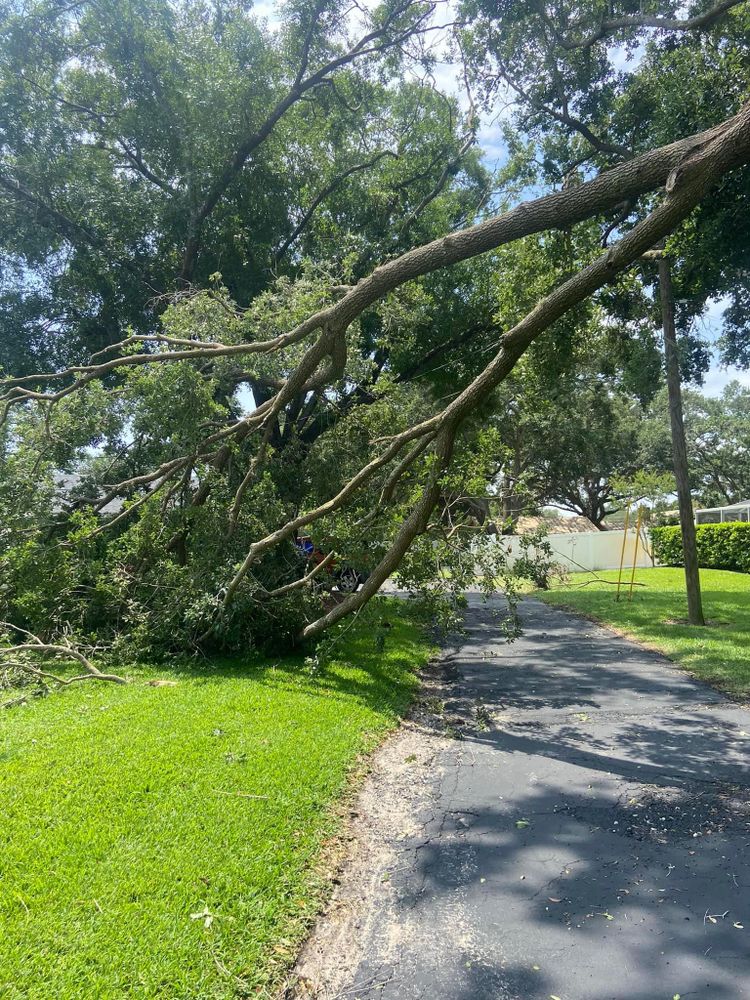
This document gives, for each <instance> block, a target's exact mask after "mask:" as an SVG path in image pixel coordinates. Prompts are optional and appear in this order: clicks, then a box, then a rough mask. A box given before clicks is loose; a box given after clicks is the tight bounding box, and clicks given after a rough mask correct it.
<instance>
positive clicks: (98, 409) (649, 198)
mask: <svg viewBox="0 0 750 1000" xmlns="http://www.w3.org/2000/svg"><path fill="white" fill-rule="evenodd" d="M3 7H4V10H3V28H2V37H3V41H4V43H5V44H4V45H3V47H2V51H3V55H2V57H1V58H2V65H1V66H0V74H1V79H0V91H1V92H2V116H3V123H4V132H5V138H4V144H3V148H2V154H1V157H0V192H2V199H3V209H4V211H3V220H2V228H0V241H2V245H3V248H4V263H3V274H2V309H1V310H0V316H1V317H2V323H3V327H2V329H1V330H0V345H1V347H2V351H3V354H2V357H3V364H4V365H5V367H6V369H7V370H8V373H9V374H8V378H7V379H6V382H5V386H4V391H3V396H2V400H3V402H2V405H3V407H4V409H3V415H4V435H5V436H4V438H3V449H4V450H3V462H4V466H5V469H6V473H7V476H6V481H7V483H8V485H7V486H5V487H4V488H3V493H2V495H0V502H2V503H3V504H4V506H5V507H6V509H7V510H8V521H7V523H8V524H9V525H10V527H9V528H7V529H5V531H4V536H3V539H2V543H1V545H2V551H1V552H0V559H2V560H3V569H4V571H5V577H6V579H7V580H8V581H9V582H8V583H7V584H6V591H5V597H4V598H3V600H4V601H5V603H6V604H7V606H8V610H7V614H6V617H10V618H11V619H12V620H14V621H17V622H18V623H19V624H22V625H23V624H24V623H26V624H27V625H29V624H31V625H34V626H35V627H38V624H39V621H42V620H45V621H47V622H48V623H49V624H48V628H50V629H53V630H54V629H65V628H68V629H71V628H72V629H74V630H76V631H79V632H86V633H88V634H91V633H95V634H106V635H108V636H109V637H110V639H112V641H114V642H115V643H117V642H124V643H126V644H127V643H128V642H132V641H133V639H134V637H135V641H136V645H138V644H139V643H140V645H141V646H148V647H149V648H151V647H154V648H156V647H161V648H170V646H177V647H180V648H184V647H190V646H193V647H194V646H196V645H197V646H206V645H207V644H210V643H219V644H222V645H224V646H230V647H231V646H238V645H242V644H246V643H247V642H251V641H264V640H265V639H267V638H275V639H278V638H279V637H283V636H288V637H294V636H297V637H298V638H299V637H301V638H315V637H317V636H319V635H320V634H321V633H322V632H324V631H325V630H326V629H328V628H330V627H331V626H332V625H334V624H335V623H336V622H338V621H340V620H341V619H342V618H344V617H345V616H346V615H348V614H350V613H352V612H354V611H356V610H358V609H359V608H360V607H362V606H363V605H364V604H365V603H366V602H367V601H368V600H369V599H370V597H371V596H372V595H373V594H374V593H376V592H377V590H378V588H379V587H380V586H381V584H382V583H383V582H384V581H385V580H386V579H387V578H388V576H390V575H391V574H392V573H394V572H396V571H398V572H399V573H400V574H401V578H402V580H403V581H404V582H405V583H407V584H409V585H412V586H415V587H419V586H425V587H426V588H427V590H430V591H431V592H434V591H435V590H436V589H437V590H438V591H439V590H441V589H447V590H453V591H456V590H458V589H460V587H461V586H462V585H463V583H464V582H465V580H466V579H467V578H468V575H470V574H471V575H473V573H474V569H475V564H476V562H477V561H480V562H481V561H482V560H483V559H486V568H487V578H488V580H490V579H494V578H495V577H496V576H497V572H498V566H497V559H498V548H497V546H495V547H494V549H493V547H492V546H491V545H489V544H483V542H482V539H485V541H486V536H485V534H484V526H483V525H482V523H481V521H482V518H481V516H478V514H477V507H476V504H475V503H472V501H475V500H476V499H477V498H479V499H481V498H482V497H485V496H486V495H487V492H488V484H489V483H490V482H491V481H492V480H493V477H496V476H497V473H498V455H500V454H501V453H502V449H503V448H507V447H508V440H509V436H512V435H511V433H510V432H512V431H513V430H517V429H519V424H518V421H517V419H516V416H517V414H518V412H520V411H519V409H518V407H516V408H515V409H514V405H513V393H512V389H513V386H514V385H515V386H516V388H518V387H521V389H522V390H523V392H524V393H525V394H526V395H525V396H524V399H523V406H524V407H525V408H526V412H527V413H529V415H530V420H529V424H528V426H529V427H530V431H529V433H531V434H532V435H535V436H538V435H547V436H548V437H549V438H550V440H554V441H555V442H556V446H555V451H556V454H557V455H558V456H559V463H558V464H559V465H560V468H559V469H558V470H557V471H555V472H554V475H555V476H556V477H557V480H556V481H557V486H556V487H555V491H557V492H562V491H563V489H564V487H563V484H562V482H561V480H560V476H561V475H562V474H564V475H567V477H568V479H571V472H572V469H573V466H574V464H575V461H578V460H581V461H582V460H583V457H584V450H585V449H583V448H582V439H581V438H580V436H576V429H575V427H574V426H573V424H570V425H565V424H562V423H560V422H559V419H557V420H555V419H554V412H555V411H554V407H551V408H550V406H549V405H548V404H549V400H551V399H552V398H553V395H554V393H553V390H554V392H557V398H558V399H562V398H564V396H565V394H566V393H567V394H568V396H569V398H570V400H571V405H572V406H573V405H576V406H579V407H580V408H581V409H583V410H585V409H586V407H590V408H591V409H592V412H595V413H596V414H597V415H598V418H599V420H600V423H601V429H602V430H603V429H604V428H605V427H607V428H608V429H609V430H610V431H611V430H613V429H614V424H613V420H614V419H615V418H616V417H617V415H618V414H619V413H620V409H619V408H618V405H617V398H616V394H617V393H628V394H630V396H633V395H634V396H636V397H638V399H639V400H640V401H641V403H644V404H647V403H648V401H649V400H650V399H652V398H653V397H654V394H655V393H656V391H657V388H658V382H659V355H658V350H657V340H656V335H655V328H656V316H657V311H656V306H655V296H654V289H655V282H656V266H655V263H654V260H653V256H652V255H653V251H654V249H655V248H657V247H658V248H661V252H666V253H668V254H669V255H670V256H671V257H672V259H673V260H674V261H675V284H676V289H677V296H678V302H679V316H678V318H679V321H680V330H681V336H682V348H683V363H684V369H685V371H686V372H687V373H691V374H692V375H694V376H695V377H697V378H700V376H701V372H702V371H703V370H704V369H705V364H706V350H705V345H704V344H702V343H701V340H700V337H698V336H697V333H696V329H697V327H696V325H695V320H696V318H697V317H699V316H700V315H701V314H702V312H703V310H704V308H705V306H706V304H707V303H709V302H711V301H713V300H715V299H717V298H719V297H724V298H726V297H728V301H729V309H728V314H727V325H726V331H725V346H726V351H727V355H726V356H727V357H728V358H731V359H733V360H735V361H736V360H742V358H743V357H744V355H743V351H744V350H745V348H744V342H745V339H746V317H745V313H744V312H743V309H744V308H745V306H746V303H747V297H748V293H747V274H748V252H750V251H748V240H747V235H748V233H747V218H748V213H747V195H748V181H749V178H750V171H748V166H747V165H748V163H749V162H750V105H747V104H743V100H744V99H746V93H747V83H748V79H749V74H748V63H747V60H748V53H747V44H746V42H747V37H748V31H749V29H750V13H749V5H748V4H747V3H743V2H735V3H728V2H723V3H718V4H716V5H711V4H706V3H695V4H692V5H691V9H690V10H689V11H688V12H687V16H686V15H685V12H684V11H683V8H682V5H678V4H672V3H653V4H652V3H646V4H642V3H630V2H629V0H624V2H622V3H617V4H610V3H609V2H607V3H604V2H601V0H587V2H584V3H575V4H574V3H570V2H563V0H561V2H559V3H551V4H546V3H531V4H530V3H525V2H524V3H520V2H519V3H516V2H513V0H510V2H507V3H506V2H504V3H502V4H494V3H492V4H483V3H477V2H473V0H472V2H469V0H466V2H465V3H463V4H461V5H459V6H458V7H456V6H453V5H451V6H449V5H447V4H445V3H442V2H440V0H436V2H415V0H386V2H384V3H381V4H379V5H377V6H375V7H372V8H370V7H368V8H364V7H360V6H359V5H358V4H353V5H351V6H346V5H344V4H340V3H336V2H330V0H320V2H318V3H314V2H306V0H303V2H299V3H297V2H293V3H287V4H283V5H280V6H279V7H278V9H277V15H278V23H274V24H273V25H269V24H267V23H264V21H263V20H262V19H260V18H258V17H257V16H256V14H255V12H254V10H253V7H252V5H251V4H249V3H244V2H240V0H235V2H229V0H222V2H214V3H211V4H208V3H204V2H200V0H179V2H167V0H129V2H128V3H126V4H123V3H120V2H118V3H114V2H111V3H110V2H108V0H97V2H96V3H93V2H86V0H82V2H79V3H73V4H70V3H66V4H64V5H63V4H60V3H57V2H54V0H33V2H31V3H25V4H23V5H21V4H19V3H16V2H9V0H6V2H5V3H4V5H3ZM444 60H449V61H450V64H451V66H452V72H453V73H454V74H455V76H456V78H457V81H458V82H457V86H456V88H455V90H453V91H452V92H444V91H443V90H441V89H440V88H439V87H438V86H437V84H436V82H435V79H436V75H437V71H438V68H439V67H440V66H441V65H442V61H444ZM488 120H499V121H500V122H501V123H502V128H503V130H504V134H505V142H506V144H507V148H508V157H507V161H506V162H505V163H504V164H503V165H502V167H501V168H500V169H499V170H498V171H495V172H494V173H493V172H491V171H489V170H488V168H487V166H486V165H485V164H483V162H482V158H481V155H480V150H479V148H478V145H477V135H478V132H479V129H480V125H481V123H482V122H483V121H485V122H486V121H488ZM730 220H731V239H730V238H728V235H727V234H728V231H729V229H730ZM582 372H585V373H587V374H586V377H585V378H582V374H581V373H582ZM534 398H536V399H537V400H538V401H539V406H538V407H536V408H535V409H534V412H531V410H530V406H532V405H533V404H531V403H530V401H531V400H533V399H534ZM558 413H559V410H558ZM545 419H548V420H549V422H548V423H547V424H546V426H545ZM619 433H620V432H619V430H618V431H617V434H619ZM622 433H623V434H625V435H627V434H629V433H630V431H629V430H628V429H627V427H625V426H623V430H622ZM613 438H614V440H613V441H611V442H608V441H606V440H601V441H600V444H601V445H602V447H603V448H604V451H605V452H606V449H607V448H608V447H609V446H610V445H611V446H612V448H615V450H616V447H617V443H616V435H613ZM593 443H594V435H589V436H588V437H587V438H586V444H587V446H588V444H591V445H592V446H593ZM566 456H567V457H566ZM604 461H605V463H607V464H610V465H611V464H612V462H613V461H615V458H613V457H612V456H611V455H610V454H607V455H606V457H605V458H604ZM584 464H585V463H584ZM590 464H591V462H590V461H589V465H590ZM579 467H580V462H579ZM537 471H539V470H537ZM609 471H611V470H609ZM61 472H64V473H66V474H70V473H75V479H74V484H75V485H74V488H73V489H70V490H67V491H66V490H64V489H61V487H60V481H59V475H60V473H61ZM624 472H627V470H624ZM545 474H548V475H550V476H552V474H553V470H551V469H550V468H548V469H546V471H545ZM40 484H41V485H40ZM21 497H23V498H27V500H28V503H27V507H26V510H25V511H23V512H21V510H20V509H19V506H18V505H19V498H21ZM600 501H601V497H599V498H598V500H597V498H594V499H593V500H592V503H594V502H600ZM604 502H606V498H605V501H604ZM592 509H593V508H592ZM103 512H104V513H103ZM308 534H312V535H313V537H314V539H315V543H316V544H317V545H319V546H320V548H321V550H322V551H327V552H329V553H331V554H332V556H333V555H335V558H336V559H337V560H339V561H343V562H346V563H356V564H357V565H359V566H361V567H363V570H364V571H366V572H367V573H368V574H369V575H368V576H367V579H366V581H365V582H364V584H363V586H362V587H361V589H360V590H359V591H358V592H356V593H353V594H350V595H348V596H346V597H343V598H342V599H341V600H338V601H336V602H335V603H331V602H330V601H327V600H326V598H325V597H323V596H321V594H320V592H319V591H318V590H317V588H316V587H315V586H314V584H313V582H312V580H311V579H310V576H309V573H308V572H307V569H306V568H305V566H304V564H303V563H302V562H301V561H300V559H299V558H298V556H297V554H296V547H295V540H298V539H299V537H300V536H301V535H308ZM445 562H450V564H451V566H452V572H451V574H448V575H447V576H446V574H443V573H441V572H440V568H441V567H442V566H444V564H445ZM446 580H448V581H449V582H447V583H446ZM427 585H429V586H427Z"/></svg>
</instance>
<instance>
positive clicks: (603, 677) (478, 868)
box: [338, 598, 750, 1000]
mask: <svg viewBox="0 0 750 1000" xmlns="http://www.w3.org/2000/svg"><path fill="white" fill-rule="evenodd" d="M522 616H523V620H524V629H525V633H524V636H523V637H522V638H521V639H520V640H518V641H517V642H515V643H514V644H512V645H506V644H505V643H504V642H503V641H502V638H501V635H500V632H499V630H498V627H497V621H496V619H495V618H493V611H492V609H490V608H488V607H487V606H485V605H483V604H482V603H481V601H480V599H479V598H471V599H470V607H469V610H468V613H467V618H466V627H467V630H468V634H467V635H466V636H465V637H464V638H463V639H462V640H461V642H460V644H459V645H458V646H457V647H456V648H453V649H449V650H447V651H446V655H445V658H444V660H443V664H442V670H443V672H444V674H445V677H444V681H445V698H446V704H445V718H446V721H447V726H448V729H449V731H450V732H453V733H454V734H455V735H456V736H457V737H459V738H456V739H451V740H444V741H441V742H440V747H439V749H438V751H437V755H436V758H435V759H434V761H433V763H432V764H431V766H430V768H429V774H427V775H426V776H425V775H424V774H423V775H420V776H419V780H418V781H417V780H416V777H415V783H414V784H415V793H414V801H413V802H411V803H410V808H411V809H412V810H413V811H414V814H415V816H414V818H415V819H416V820H417V823H416V824H415V825H414V826H413V828H412V832H410V833H409V834H408V835H403V834H401V833H399V831H398V830H396V829H394V831H393V843H392V845H391V846H392V847H393V849H394V852H393V854H392V859H395V860H392V863H391V864H390V865H389V870H387V871H383V872H382V873H376V875H377V877H378V880H379V882H380V884H381V885H382V892H380V893H378V894H377V898H376V901H375V903H374V905H373V908H372V912H370V913H369V914H367V917H366V919H365V920H363V921H362V922H361V925H360V926H361V940H360V942H359V943H360V944H361V946H362V948H361V955H362V957H361V958H360V960H359V961H358V965H357V968H356V972H355V973H354V975H353V978H352V979H351V982H350V985H349V986H348V988H347V989H345V990H344V991H343V992H342V993H340V994H338V995H339V996H342V997H344V996H345V997H347V998H360V1000H371V998H374V997H378V998H382V1000H485V998H487V1000H489V998H492V1000H501V998H508V1000H537V998H538V1000H550V998H553V1000H558V998H559V1000H673V998H675V997H677V996H679V997H680V998H681V1000H685V998H693V1000H694V998H706V1000H708V998H710V1000H730V998H732V1000H736V998H741V997H750V755H749V753H748V750H749V749H750V712H748V711H747V710H745V709H744V708H741V707H739V706H737V705H734V704H732V703H731V702H729V701H727V700H726V699H725V698H723V697H722V696H721V695H720V694H718V693H716V692H715V691H713V690H711V689H709V688H707V687H705V686H703V685H702V684H700V683H698V682H696V681H694V680H692V679H690V678H689V677H688V676H687V675H686V674H684V673H682V672H681V671H679V670H678V669H677V668H676V667H674V666H673V665H671V664H670V663H669V662H668V661H667V660H665V659H663V658H662V657H660V656H658V655H656V654H652V653H649V652H647V651H644V650H643V649H641V648H639V647H636V646H634V645H632V644H630V643H628V642H626V641H624V640H622V639H620V638H617V637H616V636H615V635H614V634H613V633H611V632H608V631H607V630H605V629H602V628H599V627H597V626H594V625H592V624H591V623H589V622H587V621H584V620H582V619H579V618H576V617H573V616H572V615H569V614H567V613H565V612H562V611H560V610H559V609H556V608H551V607H546V606H545V605H543V604H540V603H539V602H536V601H532V600H527V601H524V603H523V605H522ZM427 770H428V769H427V768H425V771H427ZM417 788H419V789H420V791H419V792H417V791H416V789H417ZM413 830H416V831H418V832H416V833H415V832H413Z"/></svg>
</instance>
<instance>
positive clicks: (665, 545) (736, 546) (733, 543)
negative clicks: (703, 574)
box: [651, 521, 750, 573]
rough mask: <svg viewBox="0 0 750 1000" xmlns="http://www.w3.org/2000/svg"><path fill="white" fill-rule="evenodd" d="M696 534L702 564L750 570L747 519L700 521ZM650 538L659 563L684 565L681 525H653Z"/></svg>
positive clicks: (749, 526) (709, 566) (749, 538)
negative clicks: (703, 522)
mask: <svg viewBox="0 0 750 1000" xmlns="http://www.w3.org/2000/svg"><path fill="white" fill-rule="evenodd" d="M695 534H696V541H697V545H698V564H699V565H700V566H705V567H706V568H707V569H728V570H735V571H737V572H740V573H750V524H748V523H747V522H746V521H725V522H724V523H723V524H699V525H697V527H696V529H695ZM651 540H652V542H653V546H654V557H655V559H656V560H657V562H660V563H661V564H662V565H663V566H682V563H683V556H682V534H681V532H680V529H679V527H677V526H676V525H674V526H673V525H659V526H656V527H653V528H651Z"/></svg>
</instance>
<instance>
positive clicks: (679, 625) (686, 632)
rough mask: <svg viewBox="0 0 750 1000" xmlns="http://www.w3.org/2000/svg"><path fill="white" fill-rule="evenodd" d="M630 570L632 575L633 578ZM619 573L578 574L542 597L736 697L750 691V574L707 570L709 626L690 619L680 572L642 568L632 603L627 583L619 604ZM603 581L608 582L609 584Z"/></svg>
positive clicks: (705, 586)
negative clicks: (623, 635) (625, 636)
mask: <svg viewBox="0 0 750 1000" xmlns="http://www.w3.org/2000/svg"><path fill="white" fill-rule="evenodd" d="M629 579H630V574H629V573H628V574H627V576H626V580H627V581H629ZM615 580H617V573H616V572H614V571H612V572H600V573H573V574H572V575H571V577H570V580H569V582H568V584H567V585H566V586H564V587H558V588H555V589H553V590H551V591H548V592H546V593H537V595H536V596H538V597H540V598H541V599H542V600H544V601H547V602H548V603H552V604H561V605H565V606H566V607H569V608H571V609H572V610H574V611H579V612H581V613H582V614H585V615H590V616H592V617H594V618H597V619H599V620H600V621H603V622H605V623H607V624H609V625H612V626H614V627H615V628H617V629H620V630H621V631H623V632H625V633H627V634H628V635H630V636H632V637H633V638H635V639H637V640H638V641H639V642H643V643H646V644H647V645H649V646H652V647H653V648H654V649H658V650H659V651H661V652H662V653H665V654H666V655H667V656H669V657H670V658H671V659H673V660H676V661H677V662H678V663H680V664H681V665H682V666H684V667H685V668H687V669H688V670H690V672H691V673H693V674H695V676H696V677H699V678H701V679H702V680H705V681H708V682H709V683H711V684H714V685H716V686H717V687H720V688H722V690H724V691H726V692H727V693H729V694H731V695H733V696H734V697H740V698H745V697H749V696H750V576H749V575H747V574H745V573H730V572H727V571H724V570H701V587H702V592H703V608H704V613H705V616H706V618H707V619H708V622H709V624H708V626H707V627H706V628H696V627H694V626H691V625H688V624H686V623H685V619H686V617H687V601H686V598H685V576H684V573H683V571H682V570H681V569H668V568H661V567H660V568H657V569H640V570H637V571H636V574H635V582H636V584H640V585H641V586H636V587H635V588H634V590H633V597H632V600H628V595H627V588H624V590H623V591H622V592H621V596H620V600H619V602H618V601H616V599H615V598H616V592H617V588H616V587H613V586H612V584H611V581H615ZM605 581H610V582H609V583H608V582H605Z"/></svg>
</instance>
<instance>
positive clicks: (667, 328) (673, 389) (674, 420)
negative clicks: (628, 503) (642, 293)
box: [659, 257, 706, 625]
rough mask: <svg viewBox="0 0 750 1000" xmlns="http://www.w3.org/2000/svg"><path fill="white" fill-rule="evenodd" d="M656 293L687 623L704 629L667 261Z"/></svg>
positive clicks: (664, 259)
mask: <svg viewBox="0 0 750 1000" xmlns="http://www.w3.org/2000/svg"><path fill="white" fill-rule="evenodd" d="M659 293H660V296H661V316H662V330H663V332H664V362H665V368H666V373H667V390H668V392H669V420H670V423H671V425H672V460H673V463H674V477H675V480H676V482H677V501H678V505H679V508H680V527H681V529H682V551H683V553H684V557H685V585H686V588H687V603H688V620H689V621H690V624H691V625H705V624H706V622H705V620H704V618H703V604H702V601H701V583H700V574H699V572H698V550H697V546H696V540H695V521H694V518H693V500H692V496H691V493H690V478H689V475H688V461H687V447H686V445H685V425H684V422H683V419H682V390H681V388H680V363H679V359H678V356H677V337H676V336H675V326H674V292H673V291H672V273H671V269H670V263H669V260H668V258H667V257H661V258H660V259H659Z"/></svg>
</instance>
